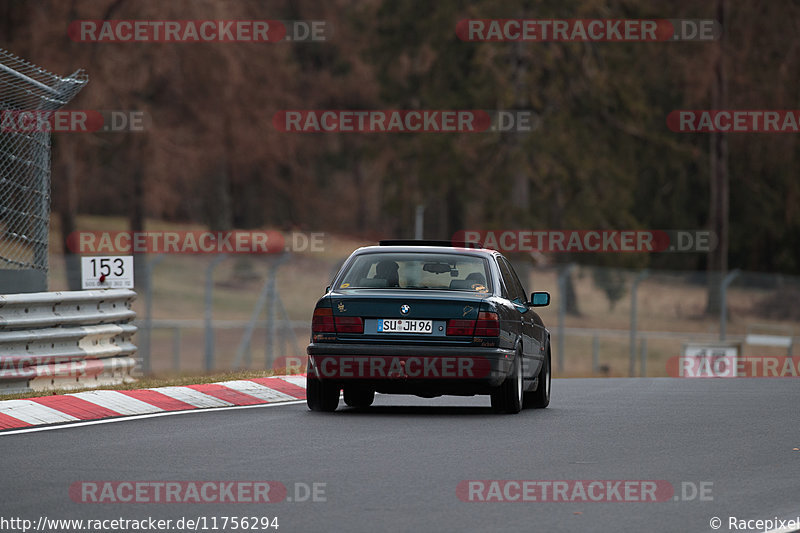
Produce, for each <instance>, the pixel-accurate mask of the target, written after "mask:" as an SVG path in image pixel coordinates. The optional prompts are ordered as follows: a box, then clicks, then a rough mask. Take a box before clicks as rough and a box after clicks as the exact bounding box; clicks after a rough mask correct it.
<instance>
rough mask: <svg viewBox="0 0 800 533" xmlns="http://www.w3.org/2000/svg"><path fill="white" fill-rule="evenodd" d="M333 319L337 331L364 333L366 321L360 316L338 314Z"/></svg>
mask: <svg viewBox="0 0 800 533" xmlns="http://www.w3.org/2000/svg"><path fill="white" fill-rule="evenodd" d="M333 321H334V323H335V325H336V331H337V333H364V321H363V320H361V317H360V316H337V317H335V318H334V320H333Z"/></svg>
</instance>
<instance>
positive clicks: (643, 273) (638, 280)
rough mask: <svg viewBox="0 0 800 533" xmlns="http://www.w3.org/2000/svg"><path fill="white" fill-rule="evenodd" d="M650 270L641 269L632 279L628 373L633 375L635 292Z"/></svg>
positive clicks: (634, 367)
mask: <svg viewBox="0 0 800 533" xmlns="http://www.w3.org/2000/svg"><path fill="white" fill-rule="evenodd" d="M649 275H650V271H649V270H647V269H644V270H642V271H641V272H639V274H638V275H637V276H636V278H634V280H633V287H631V331H630V335H631V338H630V354H631V360H630V366H629V368H628V375H629V376H630V377H634V375H635V373H636V293H637V292H638V290H639V283H641V282H642V281H643V280H644V279H645V278H646V277H647V276H649Z"/></svg>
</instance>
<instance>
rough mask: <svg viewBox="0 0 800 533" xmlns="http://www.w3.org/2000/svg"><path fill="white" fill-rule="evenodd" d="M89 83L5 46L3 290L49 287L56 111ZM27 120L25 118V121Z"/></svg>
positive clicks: (1, 60) (0, 144) (0, 183)
mask: <svg viewBox="0 0 800 533" xmlns="http://www.w3.org/2000/svg"><path fill="white" fill-rule="evenodd" d="M88 81H89V78H88V77H87V76H86V74H84V72H83V71H82V70H78V71H76V72H75V73H73V74H72V75H70V76H68V77H66V78H62V77H60V76H56V75H55V74H52V73H50V72H48V71H46V70H44V69H42V68H40V67H37V66H36V65H33V64H31V63H28V62H27V61H25V60H23V59H20V58H18V57H17V56H15V55H14V54H12V53H10V52H8V51H6V50H4V49H2V48H0V114H2V122H1V123H0V292H2V293H8V292H35V291H45V290H47V270H48V264H47V263H48V262H47V245H48V233H49V232H48V229H49V221H50V131H49V128H48V124H50V119H49V117H50V115H51V114H52V113H54V112H55V111H56V110H57V109H59V108H60V107H62V106H63V105H65V104H66V103H67V102H69V101H70V100H71V99H72V98H73V97H74V96H75V95H76V94H77V93H78V92H79V91H80V90H81V89H82V88H83V86H84V85H86V83H87V82H88ZM22 118H24V120H21V119H22Z"/></svg>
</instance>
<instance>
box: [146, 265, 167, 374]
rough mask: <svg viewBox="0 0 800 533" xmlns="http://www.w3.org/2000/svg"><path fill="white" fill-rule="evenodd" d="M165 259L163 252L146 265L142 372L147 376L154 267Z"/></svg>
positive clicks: (149, 366)
mask: <svg viewBox="0 0 800 533" xmlns="http://www.w3.org/2000/svg"><path fill="white" fill-rule="evenodd" d="M163 260H164V256H163V255H162V254H158V255H157V256H155V257H154V258H153V259H151V260H150V261H148V262H147V264H146V265H145V267H144V276H145V286H144V308H145V317H144V342H142V373H143V374H144V375H145V376H146V375H148V374H150V370H151V365H150V340H151V339H152V336H153V269H154V268H155V267H156V265H158V264H159V263H160V262H161V261H163Z"/></svg>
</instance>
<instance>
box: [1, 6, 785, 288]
mask: <svg viewBox="0 0 800 533" xmlns="http://www.w3.org/2000/svg"><path fill="white" fill-rule="evenodd" d="M717 4H718V2H695V1H688V0H676V1H672V2H668V3H665V2H662V1H652V2H647V1H641V0H626V1H622V0H620V1H611V0H581V1H562V0H546V1H542V2H526V1H504V0H479V1H476V2H460V1H438V2H429V1H407V2H395V1H391V0H386V1H379V0H368V1H361V2H355V1H350V0H332V1H327V2H318V1H301V2H291V1H275V2H260V1H248V0H244V1H239V2H232V1H226V2H223V1H210V0H206V1H202V0H198V1H179V0H172V1H169V2H164V1H161V0H136V1H134V0H113V1H111V0H108V1H93V2H88V1H86V2H79V1H75V0H41V1H37V2H24V1H18V0H5V1H3V2H2V3H0V17H1V18H0V46H2V47H4V48H7V49H9V50H11V51H12V52H14V53H15V54H17V55H19V56H21V57H23V58H25V59H27V60H29V61H31V62H34V63H36V64H38V65H41V66H43V67H44V68H46V69H48V70H50V71H52V72H55V73H57V74H61V75H66V74H68V73H71V72H73V71H74V70H76V69H78V68H83V69H85V70H86V71H87V73H88V74H89V78H90V82H89V84H88V86H87V87H86V88H85V89H84V90H83V91H82V92H81V93H80V94H79V95H78V97H77V98H76V99H75V100H74V101H73V102H71V103H70V105H69V106H68V107H69V108H71V109H100V110H104V109H105V110H109V109H127V110H140V111H145V112H146V113H147V114H148V115H149V116H150V117H151V118H152V124H151V125H150V127H149V129H148V130H147V131H145V132H142V133H95V134H86V133H83V134H78V133H74V134H66V133H60V134H56V135H54V139H53V143H54V149H53V173H52V180H53V209H54V211H57V212H58V213H59V214H60V215H61V220H62V224H63V225H64V227H65V228H66V229H67V230H68V231H69V230H70V229H71V227H74V224H75V222H74V215H75V214H76V213H81V214H97V215H117V216H119V215H123V216H126V217H127V218H128V219H129V220H130V225H131V229H134V230H135V229H142V228H144V225H145V220H146V219H162V220H174V221H193V222H199V223H203V224H207V225H208V226H209V227H211V228H214V229H226V228H234V227H235V228H253V227H265V226H270V227H277V228H283V229H289V228H297V229H305V230H315V231H319V230H322V231H327V232H334V233H343V234H349V235H356V236H360V237H364V238H376V237H411V236H412V235H413V222H414V210H415V207H416V206H417V205H418V204H424V205H426V206H427V209H426V220H425V222H426V237H430V238H434V237H436V238H446V237H449V236H450V235H452V233H453V232H454V231H456V230H459V229H464V228H509V227H517V228H537V229H546V228H553V229H561V228H564V229H589V228H591V229H596V228H601V229H636V228H647V229H650V228H653V229H699V228H708V227H713V226H712V225H711V214H710V213H711V211H710V197H711V195H710V191H711V183H712V175H711V170H710V169H711V155H710V153H711V146H712V142H713V141H712V139H711V137H710V136H709V135H708V134H678V133H673V132H671V131H669V130H668V129H667V126H666V116H667V114H668V113H669V112H670V111H672V110H674V109H707V108H712V107H714V102H715V96H714V94H715V90H718V89H719V87H716V86H715V79H716V77H715V76H716V75H715V69H716V68H718V66H719V64H720V61H721V64H722V65H723V66H724V72H725V88H726V92H727V101H726V102H725V107H727V108H739V109H765V108H769V109H798V108H800V102H798V97H799V96H800V93H799V92H798V89H800V85H799V84H798V78H800V64H798V63H800V47H799V45H800V40H798V36H797V28H798V27H800V4H797V3H796V2H792V1H790V0H786V1H782V0H781V1H778V0H770V1H769V2H746V1H730V2H727V15H726V19H725V24H724V29H725V38H724V43H725V44H724V47H723V46H721V45H720V43H708V42H684V43H679V42H665V43H467V42H462V41H460V40H459V39H458V38H457V37H456V33H455V26H456V22H457V21H458V20H460V19H462V18H470V17H473V18H521V17H531V18H595V17H597V18H695V19H697V18H714V17H715V16H716V15H717V11H716V10H717V7H718V5H717ZM84 18H87V19H97V18H101V19H102V18H105V19H247V18H259V19H285V20H298V19H308V20H325V21H327V23H328V26H329V40H327V41H326V42H319V43H276V44H247V43H241V44H240V43H214V44H205V43H204V44H199V43H182V44H157V43H135V44H134V43H121V44H89V43H76V42H72V41H71V40H69V39H68V37H67V26H68V24H69V22H70V21H72V20H75V19H84ZM331 108H333V109H397V108H401V109H532V110H534V111H535V112H536V113H537V115H538V116H539V119H540V124H541V125H540V127H539V128H538V129H536V130H535V131H534V132H532V133H529V134H494V133H491V134H490V133H486V134H455V135H450V134H424V133H422V134H371V135H370V134H296V133H281V132H278V131H277V130H276V129H275V128H274V127H273V125H272V117H273V115H274V113H275V112H276V111H279V110H284V109H331ZM727 144H728V148H727V149H728V152H729V156H728V172H729V182H730V196H729V198H730V200H729V201H730V245H729V256H728V257H729V262H728V263H729V267H730V268H734V267H738V268H743V269H747V270H756V271H768V272H786V273H800V252H798V250H799V249H800V180H798V176H797V172H796V168H797V165H796V162H797V159H798V155H800V152H799V151H798V146H800V145H798V135H797V134H756V133H749V134H731V135H728V136H727ZM77 229H80V228H77ZM559 259H562V258H559ZM569 259H570V260H575V259H577V260H579V261H582V262H589V263H600V264H613V265H618V266H636V267H643V266H650V267H656V268H686V269H703V268H706V267H707V261H708V258H707V257H706V256H704V255H698V254H653V255H649V256H648V255H642V254H636V255H633V254H617V255H612V254H583V255H581V256H579V257H577V258H569Z"/></svg>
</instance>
